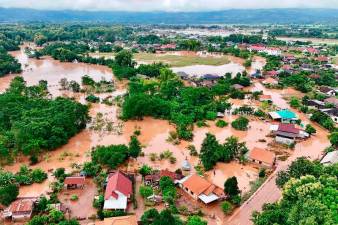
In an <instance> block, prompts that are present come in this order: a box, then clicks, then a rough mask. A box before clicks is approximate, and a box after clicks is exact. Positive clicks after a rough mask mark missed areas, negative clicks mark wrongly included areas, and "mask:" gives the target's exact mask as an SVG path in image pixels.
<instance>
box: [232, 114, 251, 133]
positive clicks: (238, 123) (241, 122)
mask: <svg viewBox="0 0 338 225" xmlns="http://www.w3.org/2000/svg"><path fill="white" fill-rule="evenodd" d="M248 124H249V120H248V119H247V118H245V117H243V116H241V117H239V118H237V119H236V120H234V121H233V122H232V123H231V126H232V127H233V128H235V129H236V130H242V131H244V130H247V129H248Z"/></svg>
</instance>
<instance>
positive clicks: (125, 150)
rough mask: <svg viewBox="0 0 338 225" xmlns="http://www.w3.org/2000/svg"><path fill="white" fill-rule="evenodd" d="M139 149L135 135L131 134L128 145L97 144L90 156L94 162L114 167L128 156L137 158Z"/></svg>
mask: <svg viewBox="0 0 338 225" xmlns="http://www.w3.org/2000/svg"><path fill="white" fill-rule="evenodd" d="M141 151H142V148H141V144H140V142H139V141H138V139H137V137H136V136H131V137H130V142H129V146H126V145H109V146H98V147H96V148H95V149H94V150H93V151H92V153H91V157H92V162H93V163H94V164H99V165H103V166H107V167H109V168H111V169H115V168H117V166H119V165H120V164H122V163H124V162H125V161H126V160H127V159H128V158H129V157H133V158H137V157H138V156H139V154H140V153H141ZM87 166H89V165H87ZM91 166H92V165H91Z"/></svg>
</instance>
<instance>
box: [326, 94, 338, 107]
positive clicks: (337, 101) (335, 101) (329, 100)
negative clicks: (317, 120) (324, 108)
mask: <svg viewBox="0 0 338 225" xmlns="http://www.w3.org/2000/svg"><path fill="white" fill-rule="evenodd" d="M324 102H325V103H329V104H333V105H334V106H335V108H338V99H337V98H336V97H330V98H327V99H324Z"/></svg>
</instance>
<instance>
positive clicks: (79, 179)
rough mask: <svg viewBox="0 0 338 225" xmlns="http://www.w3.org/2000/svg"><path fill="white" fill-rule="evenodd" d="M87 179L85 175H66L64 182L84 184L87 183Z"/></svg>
mask: <svg viewBox="0 0 338 225" xmlns="http://www.w3.org/2000/svg"><path fill="white" fill-rule="evenodd" d="M85 180H86V178H85V177H80V176H77V177H66V178H65V181H64V184H70V185H72V184H77V185H84V184H85Z"/></svg>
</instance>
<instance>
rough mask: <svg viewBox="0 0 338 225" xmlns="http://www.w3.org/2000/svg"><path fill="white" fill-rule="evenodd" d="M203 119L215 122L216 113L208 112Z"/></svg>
mask: <svg viewBox="0 0 338 225" xmlns="http://www.w3.org/2000/svg"><path fill="white" fill-rule="evenodd" d="M205 118H206V119H207V120H215V119H216V118H217V113H216V112H212V111H208V112H207V113H206V114H205Z"/></svg>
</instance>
